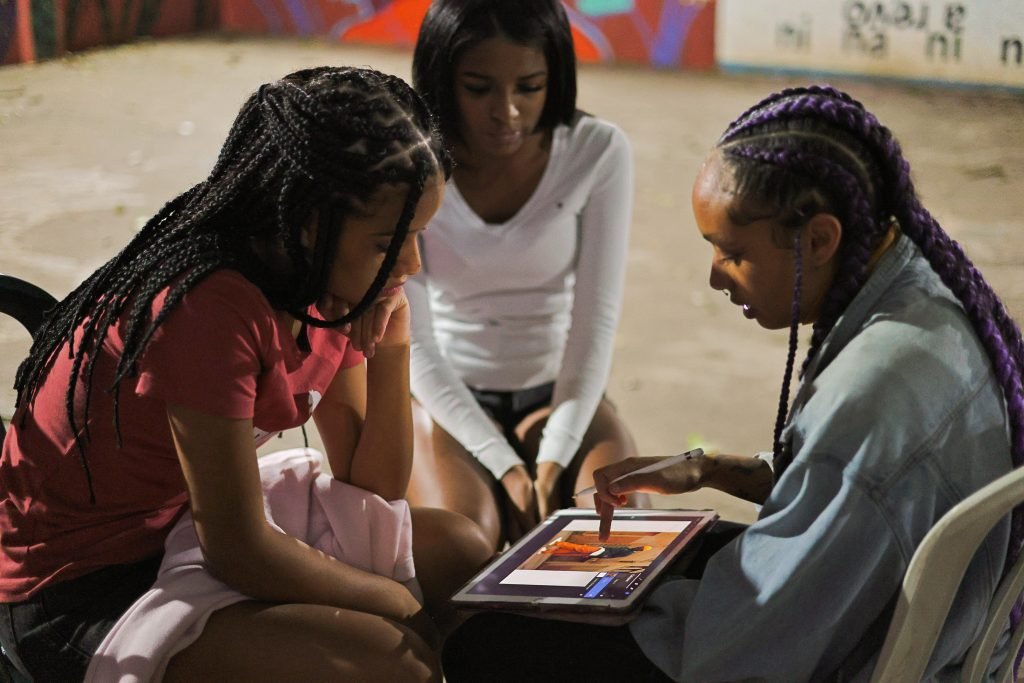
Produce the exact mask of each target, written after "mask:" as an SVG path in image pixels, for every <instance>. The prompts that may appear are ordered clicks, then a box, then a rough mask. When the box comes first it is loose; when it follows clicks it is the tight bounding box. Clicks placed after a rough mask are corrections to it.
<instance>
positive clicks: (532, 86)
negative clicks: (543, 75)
mask: <svg viewBox="0 0 1024 683" xmlns="http://www.w3.org/2000/svg"><path fill="white" fill-rule="evenodd" d="M544 88H545V85H544V84H543V83H540V84H538V83H521V84H520V85H519V87H518V90H519V92H521V93H527V94H531V93H537V92H540V91H541V90H543V89H544Z"/></svg>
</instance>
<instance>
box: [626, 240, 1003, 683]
mask: <svg viewBox="0 0 1024 683" xmlns="http://www.w3.org/2000/svg"><path fill="white" fill-rule="evenodd" d="M1007 425H1008V420H1007V416H1006V410H1005V403H1004V400H1003V395H1002V392H1001V390H1000V387H999V384H998V381H997V379H996V377H995V375H994V374H993V371H992V367H991V364H990V362H989V360H988V356H987V354H986V353H985V350H984V348H983V347H982V346H981V342H980V341H979V339H978V337H977V335H976V334H975V332H974V331H973V329H972V327H971V324H970V321H969V320H968V319H967V318H966V316H965V315H964V312H963V309H962V308H961V306H960V304H959V303H958V302H957V300H956V299H955V297H953V295H952V294H951V293H950V291H949V290H948V289H947V288H946V287H945V286H944V285H943V284H942V282H941V281H940V279H939V277H938V276H937V275H936V274H935V272H934V271H933V270H932V269H931V267H930V266H929V264H928V262H927V261H926V260H925V259H924V258H923V256H922V255H921V253H920V251H919V250H918V248H917V247H916V246H915V245H914V244H913V243H912V242H911V241H910V240H909V239H908V238H907V237H905V236H903V237H901V238H900V239H899V240H898V241H897V242H896V243H895V245H894V246H893V247H892V248H891V249H890V250H889V251H888V252H887V253H886V254H885V255H884V256H883V257H882V259H880V261H879V263H878V265H877V267H876V268H875V270H874V272H873V273H872V274H871V276H870V277H869V279H868V281H867V282H866V283H865V285H864V286H863V288H862V289H861V291H860V292H859V293H858V294H857V296H856V297H855V298H854V300H853V301H852V302H851V303H850V305H849V307H848V308H847V310H846V312H845V313H844V314H843V315H842V317H841V318H840V319H839V320H838V321H837V323H836V325H835V326H834V328H833V329H832V331H831V332H830V334H829V335H828V336H827V338H826V339H825V341H824V342H823V344H822V346H821V348H820V349H819V352H818V354H817V356H816V357H815V359H814V360H813V361H812V363H811V364H810V365H809V366H808V368H807V370H806V372H805V374H804V381H803V382H802V383H801V385H800V388H799V389H798V391H797V395H796V397H795V399H794V401H793V407H792V409H791V411H790V417H789V421H788V423H787V427H786V429H785V431H784V432H783V439H784V441H785V442H787V443H788V445H789V447H790V449H791V452H792V453H793V460H792V463H791V464H790V465H789V467H788V468H787V469H786V470H785V472H784V473H783V474H782V475H781V476H780V477H778V481H777V482H776V484H775V487H774V489H773V491H772V493H771V495H770V496H769V497H768V500H767V501H766V502H765V505H764V506H763V507H762V509H761V511H760V513H759V515H758V519H757V520H756V521H755V522H754V523H753V524H752V525H751V526H750V527H749V528H748V529H747V530H746V531H745V532H744V533H742V534H741V535H740V536H739V537H737V538H736V539H735V540H734V541H733V542H732V543H731V544H729V545H728V546H726V547H725V548H723V549H722V550H721V551H719V552H718V553H717V554H716V555H715V556H714V557H713V558H712V559H711V561H710V562H709V564H708V566H707V569H706V571H705V573H704V575H703V578H702V579H701V580H700V581H693V580H686V579H679V580H673V581H668V582H666V583H665V584H663V585H662V586H660V587H659V588H658V589H657V590H656V591H655V592H654V594H653V595H652V596H651V598H650V600H649V601H648V603H647V605H646V606H645V609H644V611H643V612H642V613H641V614H640V616H638V617H637V619H636V620H635V621H634V622H633V623H632V624H631V630H632V632H633V635H634V637H635V638H636V640H637V642H638V643H639V644H640V647H641V648H642V649H643V651H644V652H645V654H646V655H647V656H648V657H649V658H650V659H651V660H652V661H653V662H654V663H655V664H657V665H658V667H659V668H661V669H662V670H664V671H665V672H666V673H667V674H668V675H669V676H671V677H672V678H674V679H676V680H679V681H686V682H687V683H704V682H712V681H743V680H753V681H768V682H774V681H778V682H780V683H799V682H800V681H818V680H827V679H828V678H830V677H831V676H833V675H834V674H835V672H836V671H837V670H843V674H844V675H843V680H855V681H861V680H863V681H867V679H868V678H869V677H870V674H871V671H872V669H873V668H874V663H875V661H876V660H877V656H878V651H879V650H880V648H881V642H882V638H883V637H884V629H885V628H887V626H888V610H887V606H888V605H890V603H891V600H892V599H893V597H894V596H895V594H896V591H897V590H898V588H899V586H900V583H901V581H902V578H903V575H904V573H905V572H906V568H907V565H908V563H909V561H910V558H911V556H912V555H913V553H914V550H915V548H916V547H917V545H918V544H919V543H920V542H921V540H922V538H923V537H924V535H925V534H926V533H927V532H928V530H929V529H930V528H931V527H932V525H933V524H934V523H935V522H936V521H937V520H938V519H939V518H940V517H941V516H942V515H943V514H944V513H945V512H946V511H948V510H949V509H950V508H951V507H953V506H954V505H955V504H956V503H958V502H959V501H961V500H963V499H964V498H965V497H967V496H968V495H970V494H971V493H973V492H974V491H976V490H978V489H979V488H981V487H982V486H984V485H985V484H987V483H989V482H991V481H993V480H994V479H996V478H997V477H998V476H1000V475H1002V474H1004V473H1006V472H1008V471H1009V470H1010V468H1011V457H1010V441H1009V436H1008V426H1007ZM1008 539H1009V523H1008V519H1005V520H1003V521H1002V522H1000V524H999V525H997V527H996V528H995V530H993V532H992V533H991V534H990V535H989V537H988V538H987V539H986V541H985V543H984V544H983V546H982V548H981V549H980V550H979V552H978V553H977V555H976V556H975V557H974V559H973V561H972V563H971V565H970V567H969V568H968V570H967V574H966V576H965V579H964V582H963V584H962V586H961V588H960V591H959V593H958V595H957V597H956V599H955V601H954V603H953V606H952V608H951V611H950V614H949V617H948V619H947V622H946V625H945V628H944V629H943V631H942V633H941V635H940V637H939V640H938V642H937V644H936V647H935V651H934V653H933V655H932V660H931V663H930V664H929V667H928V670H927V679H929V680H930V679H934V680H940V681H945V680H954V679H955V677H956V675H957V674H958V672H959V662H961V661H962V659H963V656H964V654H965V653H966V650H967V648H968V647H969V645H970V644H971V642H972V641H973V639H974V637H975V636H976V634H977V632H978V630H979V629H980V626H981V622H982V620H983V619H984V616H985V612H986V610H987V608H988V603H989V601H990V599H991V597H992V595H993V593H994V592H995V587H996V583H997V582H998V580H999V577H1000V575H1001V573H1002V569H1003V564H1004V561H1005V557H1006V549H1007V545H1008ZM879 632H880V633H879ZM862 641H863V643H862ZM859 644H860V646H859V647H858V645H859ZM865 644H867V647H865ZM854 653H856V654H854ZM851 655H853V656H852V657H851Z"/></svg>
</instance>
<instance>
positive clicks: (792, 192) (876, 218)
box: [718, 86, 1024, 659]
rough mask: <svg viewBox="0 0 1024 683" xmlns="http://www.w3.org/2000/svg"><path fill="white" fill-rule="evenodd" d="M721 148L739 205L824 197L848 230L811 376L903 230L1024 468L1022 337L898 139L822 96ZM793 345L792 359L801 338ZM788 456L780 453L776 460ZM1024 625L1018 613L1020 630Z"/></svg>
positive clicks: (783, 108)
mask: <svg viewBox="0 0 1024 683" xmlns="http://www.w3.org/2000/svg"><path fill="white" fill-rule="evenodd" d="M718 146H719V148H721V149H722V150H723V153H724V155H725V158H726V159H727V160H728V161H729V163H730V164H731V165H732V167H733V171H734V173H735V175H736V179H737V184H738V195H739V196H741V197H748V196H750V197H751V198H753V199H754V200H755V201H758V202H761V203H763V204H764V205H766V206H776V207H777V208H778V210H779V212H780V215H784V214H785V213H786V212H787V211H792V210H793V208H794V207H793V206H790V205H789V204H791V203H792V198H793V197H794V196H796V195H797V192H798V191H799V190H804V191H806V190H807V189H808V188H817V189H818V190H819V191H820V192H821V193H823V194H824V195H825V197H826V200H825V204H824V205H823V206H821V207H816V208H818V209H824V210H828V211H830V212H831V213H833V214H834V215H836V216H837V218H839V220H840V221H841V223H842V224H843V226H844V232H843V245H842V246H841V247H840V256H839V259H838V262H839V267H838V272H837V275H836V280H835V283H834V284H833V286H832V288H831V289H830V291H829V293H828V295H827V299H826V301H825V303H824V305H823V309H822V314H821V316H820V318H819V320H818V321H817V322H816V323H815V326H814V332H813V335H812V339H811V345H810V349H809V350H808V354H807V360H805V362H804V366H803V367H804V369H806V368H807V362H808V361H809V360H810V359H811V358H813V356H814V354H815V353H816V351H817V349H818V347H819V345H820V344H821V342H822V340H824V338H825V336H826V335H827V334H828V332H829V331H830V330H831V329H832V327H833V326H834V324H835V322H836V320H837V319H838V317H839V316H840V315H841V314H842V312H843V311H844V310H845V309H846V306H847V305H848V304H849V302H850V301H851V300H852V298H853V297H854V296H855V295H856V293H857V291H858V290H859V289H860V287H861V286H862V285H863V283H864V280H865V278H866V266H867V263H868V259H869V257H870V254H871V253H872V252H873V251H874V250H875V249H876V248H877V247H878V246H879V244H880V243H881V241H882V240H883V239H884V238H885V235H886V233H887V232H888V230H889V228H890V227H891V226H892V225H893V223H894V222H895V225H897V226H898V227H899V229H900V230H901V231H902V232H903V233H904V234H905V235H907V236H908V237H909V238H910V239H911V240H912V241H913V242H914V243H915V244H916V245H917V246H918V247H919V248H920V250H921V252H922V254H923V255H924V257H925V258H926V259H927V260H928V262H929V263H930V264H931V267H932V269H933V270H934V271H935V272H936V274H938V276H939V278H940V279H941V280H942V282H943V283H944V284H945V285H946V286H947V287H948V288H949V289H950V291H951V292H952V293H953V295H954V296H956V298H957V299H958V300H959V301H960V303H961V304H962V306H963V308H964V311H965V313H966V315H967V317H968V319H969V320H970V321H971V325H972V327H973V328H974V330H975V332H976V333H977V334H978V337H979V339H980V340H981V342H982V345H983V346H984V348H985V350H986V352H987V354H988V356H989V358H990V360H991V361H992V366H993V369H994V372H995V375H996V378H997V379H998V381H999V384H1000V387H1001V388H1002V391H1003V396H1004V397H1005V400H1006V407H1007V413H1008V418H1009V422H1010V432H1011V444H1010V445H1011V454H1012V459H1013V465H1014V467H1019V466H1020V465H1022V464H1024V388H1022V384H1021V372H1022V370H1024V341H1022V338H1021V332H1020V328H1019V327H1018V326H1017V324H1016V323H1015V322H1014V321H1013V319H1012V318H1011V317H1010V315H1009V314H1008V312H1007V311H1006V308H1005V306H1004V305H1003V303H1002V302H1001V301H1000V299H999V297H998V296H997V295H996V293H995V292H994V291H993V290H992V288H991V287H990V286H989V284H988V283H987V282H986V281H985V279H984V277H983V276H982V274H981V273H980V272H979V271H978V270H977V268H975V266H974V264H973V263H972V262H971V261H970V259H969V258H968V257H967V256H966V254H964V251H963V249H962V248H961V247H960V245H959V244H957V242H956V241H955V240H953V239H952V238H951V237H950V236H949V235H948V234H947V233H946V232H945V231H944V230H943V229H942V228H941V226H940V225H939V224H938V222H937V221H936V220H935V219H934V218H933V217H932V216H931V214H930V213H929V212H928V211H927V210H926V209H925V208H924V207H923V206H922V205H921V203H920V200H919V199H918V197H917V193H916V191H915V188H914V184H913V181H912V180H911V174H910V165H909V163H908V162H907V161H906V159H904V157H903V154H902V150H901V148H900V145H899V143H898V142H897V141H896V139H895V138H894V137H893V135H892V133H891V132H890V131H889V129H888V128H886V127H885V126H883V125H882V124H881V123H880V122H879V121H878V119H876V118H875V117H874V116H873V115H872V114H871V113H870V112H868V111H867V110H866V109H864V107H863V105H862V104H861V103H860V102H858V101H857V100H855V99H853V98H852V97H850V96H849V95H847V94H846V93H843V92H840V91H838V90H835V89H833V88H831V87H827V86H812V87H806V88H794V89H787V90H783V91H781V92H778V93H776V94H773V95H771V96H769V97H767V98H766V99H764V100H762V101H761V102H759V103H758V104H756V105H754V106H753V107H751V108H750V109H748V110H747V111H745V112H744V113H743V114H741V115H740V116H739V117H738V118H737V119H736V120H735V121H733V122H732V123H731V124H730V125H729V127H728V128H727V129H726V131H725V133H723V135H722V137H721V138H720V139H719V142H718ZM805 215H806V214H805ZM790 337H791V341H790V347H791V348H790V356H791V357H792V355H793V353H794V350H795V339H793V335H792V331H791V335H790ZM789 365H790V364H789V363H787V366H789ZM790 372H791V367H788V368H787V375H786V378H785V380H784V381H783V389H782V391H783V393H782V395H781V397H780V401H779V403H780V405H779V415H778V419H777V424H776V441H778V439H779V434H780V427H779V424H780V423H784V421H785V413H786V410H787V405H788V393H789V392H788V390H789V386H788V384H789V373H790ZM801 374H802V373H801ZM779 448H780V446H779V444H776V450H777V453H776V455H779V453H778V450H779ZM786 465H788V459H786V461H779V466H780V469H779V470H778V471H779V473H780V474H781V471H782V470H783V469H784V468H785V467H786ZM1022 543H1024V507H1018V508H1017V509H1015V510H1014V512H1013V514H1012V517H1011V532H1010V547H1009V550H1008V553H1007V565H1006V566H1007V567H1009V566H1010V565H1011V564H1012V563H1013V562H1014V561H1015V560H1016V558H1017V557H1018V556H1019V554H1020V552H1021V546H1022ZM1021 616H1022V608H1021V604H1020V603H1018V605H1017V606H1016V607H1015V609H1014V612H1013V619H1012V620H1013V622H1014V624H1017V623H1019V622H1020V620H1021ZM1019 658H1020V655H1018V659H1019Z"/></svg>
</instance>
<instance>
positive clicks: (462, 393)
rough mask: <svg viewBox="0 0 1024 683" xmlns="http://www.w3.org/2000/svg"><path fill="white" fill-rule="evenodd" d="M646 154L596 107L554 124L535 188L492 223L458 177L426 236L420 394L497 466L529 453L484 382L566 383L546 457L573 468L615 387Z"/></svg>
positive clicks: (415, 365) (504, 467)
mask: <svg viewBox="0 0 1024 683" xmlns="http://www.w3.org/2000/svg"><path fill="white" fill-rule="evenodd" d="M632 205H633V159H632V153H631V150H630V146H629V142H628V140H627V138H626V136H625V134H624V133H623V132H622V131H621V130H620V129H619V128H617V127H616V126H614V125H612V124H610V123H608V122H606V121H602V120H600V119H597V118H594V117H592V116H582V117H579V118H578V120H577V121H576V122H575V123H574V124H573V125H572V126H565V125H560V126H558V127H556V128H555V129H554V131H553V137H552V142H551V153H550V157H549V159H548V165H547V168H546V169H545V170H544V173H543V175H542V177H541V180H540V183H539V184H538V185H537V189H536V190H535V191H534V193H533V195H532V196H531V197H530V198H529V199H528V200H527V201H526V203H525V204H524V205H523V206H522V207H521V208H520V209H519V211H518V212H517V213H516V214H515V215H514V216H513V217H512V218H510V219H509V220H508V221H506V222H504V223H487V222H485V221H484V220H483V219H481V218H480V217H479V216H478V215H477V214H476V213H475V212H474V211H473V210H472V209H471V208H470V207H469V205H468V204H467V203H466V201H465V199H463V197H462V195H460V194H459V190H458V187H457V186H456V185H455V183H454V181H450V182H449V183H448V187H447V190H446V192H445V199H444V202H443V204H442V205H441V208H440V210H439V211H438V212H437V214H436V215H435V216H434V218H433V220H432V221H431V222H430V224H429V226H428V229H427V230H426V231H425V232H424V233H423V234H422V237H421V239H422V242H421V250H422V258H423V269H422V271H421V272H420V273H419V274H418V275H417V276H415V277H414V278H412V279H410V281H409V282H408V283H407V286H406V294H407V296H408V298H409V301H410V305H411V310H412V392H413V394H414V395H415V396H416V399H417V400H418V401H419V402H420V403H421V404H422V405H423V406H424V407H425V408H426V409H427V411H428V412H429V413H430V415H431V416H432V417H433V419H434V420H435V421H436V422H437V423H438V424H439V425H441V426H442V427H443V428H444V429H445V430H446V431H447V432H448V433H449V434H451V435H452V436H453V437H454V438H455V439H457V440H458V441H459V443H461V444H462V445H463V446H464V447H465V448H466V449H467V450H468V451H469V452H470V453H472V454H473V456H474V457H476V458H477V459H478V460H479V461H480V462H481V463H482V464H483V465H484V466H485V467H486V468H487V469H488V470H490V472H491V473H493V474H494V476H495V477H496V478H499V479H500V478H501V476H502V475H503V474H504V473H505V472H507V471H508V470H509V469H510V468H512V467H513V466H515V465H517V464H519V463H520V462H522V461H521V460H520V458H519V456H518V455H517V454H516V453H515V451H514V450H513V449H512V447H511V446H510V445H509V443H508V442H507V441H506V439H505V437H504V436H503V435H502V433H501V431H500V430H498V429H497V428H496V427H495V426H494V424H493V423H492V422H491V420H490V418H489V417H488V416H487V414H486V413H485V412H484V410H483V409H482V408H481V407H480V406H479V405H478V404H477V402H476V400H475V399H474V398H473V395H472V394H471V393H470V392H469V390H468V389H467V385H468V386H471V387H473V388H475V389H485V390H492V391H514V390H520V389H527V388H530V387H535V386H538V385H541V384H545V383H547V382H552V381H554V382H555V390H554V397H553V401H552V404H553V412H552V414H551V417H550V418H549V419H548V422H547V426H546V427H545V429H544V433H543V436H542V439H541V444H540V452H539V453H538V457H537V460H538V462H544V461H555V462H557V463H559V464H561V465H562V466H563V467H565V466H567V465H568V464H569V463H570V461H571V460H572V458H573V455H574V454H575V453H576V451H577V449H578V448H579V446H580V442H581V441H582V439H583V435H584V433H585V432H586V430H587V427H588V426H589V425H590V421H591V420H592V419H593V416H594V412H595V411H596V410H597V406H598V403H599V402H600V400H601V396H602V394H603V393H604V390H605V386H606V384H607V382H608V374H609V371H610V369H611V360H612V346H613V342H614V337H615V330H616V327H617V325H618V321H619V312H620V309H621V306H622V290H623V285H624V282H625V271H626V252H627V247H628V241H629V225H630V219H631V215H632Z"/></svg>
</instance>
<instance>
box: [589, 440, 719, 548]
mask: <svg viewBox="0 0 1024 683" xmlns="http://www.w3.org/2000/svg"><path fill="white" fill-rule="evenodd" d="M703 455H704V451H703V450H702V449H700V448H695V449H693V450H691V451H687V452H686V453H680V454H679V455H673V456H670V457H665V458H628V459H626V460H623V461H622V462H617V463H614V464H612V465H608V466H607V467H602V468H601V469H599V470H596V471H595V472H594V484H595V485H594V486H593V487H591V488H587V489H583V490H582V491H579V492H577V493H576V495H577V496H583V495H588V494H591V493H593V494H594V505H595V507H596V508H597V512H598V514H599V515H600V516H601V523H600V526H599V532H598V536H599V538H600V539H601V540H605V539H607V538H608V534H609V532H610V531H611V524H612V515H613V514H614V511H615V508H616V507H620V506H622V505H625V504H626V495H625V494H627V493H632V492H634V491H647V492H650V493H685V492H686V491H691V490H693V489H695V488H698V487H699V486H700V479H701V466H700V460H701V458H702V457H703Z"/></svg>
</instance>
